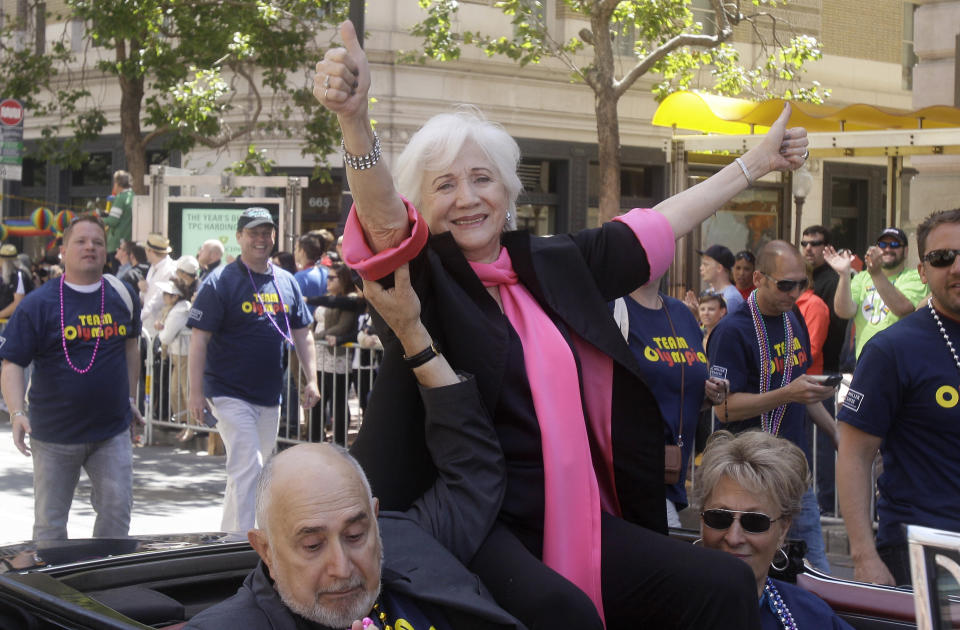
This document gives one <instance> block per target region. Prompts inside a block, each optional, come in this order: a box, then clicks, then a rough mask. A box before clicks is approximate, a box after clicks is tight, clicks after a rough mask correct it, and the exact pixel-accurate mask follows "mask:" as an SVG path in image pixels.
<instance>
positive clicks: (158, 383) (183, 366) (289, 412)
mask: <svg viewBox="0 0 960 630" xmlns="http://www.w3.org/2000/svg"><path fill="white" fill-rule="evenodd" d="M140 341H141V348H142V349H143V351H142V354H141V356H143V357H144V360H145V364H146V367H145V370H144V372H143V377H142V378H141V383H142V394H141V405H142V407H141V411H142V412H143V417H144V421H145V422H146V427H145V429H144V440H145V443H147V444H150V443H155V442H156V441H158V440H159V435H158V433H157V431H158V430H159V429H179V430H184V429H190V430H193V431H195V432H197V433H200V434H202V433H213V434H218V433H219V429H218V428H217V427H216V426H214V427H207V426H206V425H200V426H197V425H192V424H190V420H189V411H188V409H187V404H188V396H187V393H186V391H187V389H188V388H187V387H183V389H181V385H185V384H187V382H188V380H189V379H188V375H187V355H183V356H182V358H181V359H180V360H179V361H172V360H166V359H161V358H160V357H158V356H157V352H156V348H155V347H154V345H153V343H152V340H151V339H150V338H149V337H147V335H146V334H145V333H144V334H143V336H142V337H141V340H140ZM316 346H317V350H318V351H319V350H320V349H321V348H322V349H323V351H324V355H326V354H327V344H326V342H325V341H323V340H317V342H316ZM330 348H331V350H330V352H331V355H330V357H329V358H330V360H331V362H333V363H334V364H335V363H336V362H338V361H339V362H340V363H341V364H342V365H344V366H346V368H347V369H346V371H344V372H343V373H342V374H336V373H325V372H324V371H323V366H324V364H323V363H321V359H320V356H319V352H318V360H317V369H318V374H317V387H318V388H319V390H320V402H319V403H317V405H316V407H314V408H313V409H308V410H304V409H303V408H302V407H301V406H300V394H301V392H302V391H303V387H304V386H305V384H306V377H305V375H304V374H303V370H302V369H301V367H300V362H299V361H298V359H297V355H296V353H295V352H294V351H293V348H292V347H290V348H289V349H288V350H287V352H286V353H285V369H284V375H283V379H284V380H283V386H282V389H281V404H280V423H279V428H278V431H277V445H278V448H284V447H285V446H289V445H292V444H296V443H299V442H329V441H333V442H336V443H338V444H341V445H347V444H348V443H349V441H350V438H351V436H352V435H355V434H356V432H357V431H358V430H359V428H360V424H361V422H362V415H363V413H362V412H363V409H364V408H365V407H366V404H365V400H361V398H365V396H366V394H367V393H368V392H369V391H370V389H371V388H372V387H373V382H374V379H375V378H376V371H377V368H378V367H379V365H380V358H381V355H382V353H381V351H379V350H366V349H363V348H360V347H359V346H358V345H357V344H355V343H348V344H344V345H340V346H332V347H330ZM324 360H326V356H325V358H324ZM181 391H182V392H184V393H183V395H180V394H179V393H178V392H181ZM338 412H339V413H338ZM348 418H349V419H348Z"/></svg>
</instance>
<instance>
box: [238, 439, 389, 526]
mask: <svg viewBox="0 0 960 630" xmlns="http://www.w3.org/2000/svg"><path fill="white" fill-rule="evenodd" d="M320 477H325V478H327V477H329V478H330V481H332V482H333V485H334V486H337V487H341V488H344V489H347V488H350V489H352V490H354V491H356V492H357V493H358V495H359V496H362V497H364V498H365V499H366V500H367V501H372V500H373V494H372V492H371V491H370V482H369V481H367V475H366V473H364V472H363V468H362V467H361V466H360V464H359V463H358V462H357V460H355V459H354V458H353V456H352V455H350V453H349V452H348V451H347V450H346V449H345V448H343V447H342V446H339V445H336V444H318V443H310V444H297V445H296V446H294V447H292V448H288V449H286V450H283V451H280V452H279V453H277V454H276V455H274V456H273V457H271V458H270V459H269V460H268V461H267V463H266V464H265V465H264V467H263V471H261V473H260V481H259V483H258V484H257V502H256V513H257V525H259V527H260V529H262V530H267V529H268V527H269V521H270V514H271V512H276V511H277V510H278V509H279V508H280V507H281V506H274V507H276V508H277V509H274V507H271V503H273V501H274V495H275V494H277V493H278V492H279V494H280V497H279V498H280V500H281V502H282V501H285V500H286V499H287V496H288V495H289V494H291V493H289V492H287V490H288V489H297V490H298V491H300V492H293V493H292V494H293V495H294V496H295V495H297V494H300V493H301V492H308V493H309V492H317V488H316V483H315V481H316V479H318V478H320Z"/></svg>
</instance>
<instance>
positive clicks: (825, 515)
mask: <svg viewBox="0 0 960 630" xmlns="http://www.w3.org/2000/svg"><path fill="white" fill-rule="evenodd" d="M850 381H851V378H850V375H849V374H847V375H844V378H843V387H841V388H840V391H839V392H838V394H837V401H838V402H842V401H843V393H844V392H845V390H846V388H848V387H849V386H850ZM834 408H835V409H836V405H835V406H834ZM834 417H836V413H834ZM710 423H711V424H710V433H713V432H714V431H718V430H721V429H723V423H721V422H720V421H719V420H718V419H717V416H716V412H715V411H713V412H711V416H710ZM817 437H818V436H817V426H816V425H815V424H814V425H813V436H812V439H811V446H810V448H811V459H812V460H813V466H812V467H811V470H810V475H811V478H812V479H813V484H814V488H816V483H817V481H816V480H817V468H818V465H817ZM878 459H879V458H878ZM879 468H880V466H879V465H878V463H877V462H875V463H874V466H873V470H872V476H871V487H872V488H873V492H871V493H870V514H871V516H872V518H873V523H874V527H876V524H877V522H878V515H877V477H879V475H880V470H879ZM834 470H836V451H834ZM687 473H688V474H687V479H689V480H690V484H691V487H695V485H696V477H695V475H696V466H695V465H694V461H693V458H691V461H690V462H689V469H688V471H687ZM820 522H821V523H823V524H824V525H839V524H843V516H842V515H841V514H840V505H839V500H838V495H837V481H836V474H834V480H833V511H832V512H821V514H820Z"/></svg>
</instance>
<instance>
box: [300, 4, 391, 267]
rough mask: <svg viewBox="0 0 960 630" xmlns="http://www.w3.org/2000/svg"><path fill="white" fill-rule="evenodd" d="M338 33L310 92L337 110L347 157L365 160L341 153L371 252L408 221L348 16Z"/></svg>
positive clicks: (382, 246) (366, 69)
mask: <svg viewBox="0 0 960 630" xmlns="http://www.w3.org/2000/svg"><path fill="white" fill-rule="evenodd" d="M340 37H341V39H343V47H342V48H332V49H330V50H328V51H327V53H326V54H325V55H324V57H323V61H321V62H319V63H318V64H317V74H316V75H315V76H314V77H313V94H314V96H315V97H316V98H317V100H318V101H320V103H321V104H322V105H323V106H324V107H326V108H327V109H329V110H330V111H332V112H333V113H335V114H336V115H337V121H338V122H339V124H340V130H341V132H342V133H343V144H344V148H345V149H346V152H347V154H348V156H353V158H355V160H354V161H355V162H357V163H356V164H355V165H356V166H364V165H369V167H368V168H353V167H352V166H351V165H350V164H349V161H351V160H350V159H348V157H345V158H344V168H345V170H346V172H347V179H348V180H349V182H350V191H351V193H352V194H353V201H354V204H356V208H357V217H358V218H359V219H360V225H362V226H363V231H364V234H365V236H366V238H367V243H368V244H369V245H370V247H371V248H372V249H373V250H374V252H379V251H381V250H384V249H387V248H390V247H395V246H397V245H398V244H399V243H400V241H402V240H403V239H404V238H405V237H406V236H408V235H409V234H410V226H409V222H408V221H407V211H406V208H405V207H404V205H403V201H402V200H401V199H400V195H399V194H398V193H397V191H396V189H395V188H394V186H393V178H392V177H391V175H390V170H389V169H388V168H387V165H386V164H385V163H384V161H383V160H382V159H381V158H380V145H379V141H378V140H377V139H376V134H375V133H374V131H373V128H372V127H371V126H370V117H369V112H368V109H367V97H368V94H369V92H370V66H369V65H368V64H367V55H366V53H364V52H363V48H361V47H360V42H359V41H357V32H356V31H355V30H354V27H353V23H352V22H350V21H349V20H347V21H346V22H344V23H343V24H341V25H340Z"/></svg>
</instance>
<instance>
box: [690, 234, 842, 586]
mask: <svg viewBox="0 0 960 630" xmlns="http://www.w3.org/2000/svg"><path fill="white" fill-rule="evenodd" d="M753 283H754V284H755V285H756V287H757V290H756V291H755V292H754V293H752V294H751V295H750V298H749V299H748V300H747V301H746V302H745V303H744V304H742V305H741V306H740V307H739V308H738V309H736V310H735V311H733V312H731V313H729V314H728V315H727V316H726V317H724V318H723V319H721V320H720V323H719V324H717V327H716V328H715V329H714V331H713V334H711V335H710V341H709V345H708V347H707V354H708V356H709V358H710V364H711V368H710V375H711V376H719V377H721V378H725V379H727V380H728V381H729V382H730V396H729V398H728V400H727V405H726V406H725V407H722V408H721V407H715V408H714V410H715V412H716V414H717V418H719V420H720V421H721V422H723V423H726V428H727V429H729V430H731V431H734V432H739V431H745V430H747V429H753V428H758V427H759V428H762V429H763V430H764V431H767V432H768V433H773V434H774V435H779V436H781V437H783V438H786V439H788V440H790V441H791V442H793V443H794V444H796V445H797V446H799V447H800V448H801V449H803V451H804V453H806V454H807V461H809V460H810V446H809V444H808V443H807V430H806V415H807V411H808V410H809V412H810V414H811V417H813V419H814V421H815V422H816V423H817V426H818V427H820V428H822V429H823V430H825V431H828V433H829V434H830V435H834V434H835V427H834V421H833V418H832V417H831V416H830V414H828V413H827V412H826V410H825V409H824V408H823V405H822V404H821V402H820V401H822V400H823V399H824V398H827V397H828V396H831V395H832V394H833V392H834V388H833V387H827V386H825V385H821V384H819V383H818V382H817V381H816V380H815V379H814V378H812V377H810V376H807V375H806V371H807V368H808V367H809V365H810V339H809V337H808V335H807V329H806V326H805V325H804V323H803V320H802V318H801V317H800V316H798V315H797V313H796V312H795V310H794V304H795V303H796V301H797V298H798V297H799V296H800V294H801V293H802V292H803V291H804V289H806V286H807V275H806V270H805V268H804V263H803V259H802V258H801V257H800V253H799V252H798V251H797V249H796V248H795V247H794V246H793V245H791V244H790V243H787V242H785V241H770V242H769V243H767V244H766V245H764V246H763V249H761V250H760V254H759V255H758V256H757V269H756V271H754V272H753ZM788 337H789V348H790V349H789V351H788V350H787V338H788ZM770 516H771V517H774V518H776V517H777V515H776V514H770ZM788 536H789V537H793V538H800V539H802V540H803V541H805V542H806V543H807V559H808V560H809V561H810V562H811V563H812V564H813V565H814V566H816V567H817V568H819V569H822V570H824V571H829V564H828V563H827V556H826V552H825V549H824V544H823V534H822V532H821V529H820V509H819V507H818V505H817V499H816V495H815V494H814V492H813V490H812V489H808V490H807V492H806V493H805V494H804V496H803V509H802V512H801V513H800V514H799V515H797V517H796V518H794V520H793V525H792V526H791V528H790V532H789V534H788Z"/></svg>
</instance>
